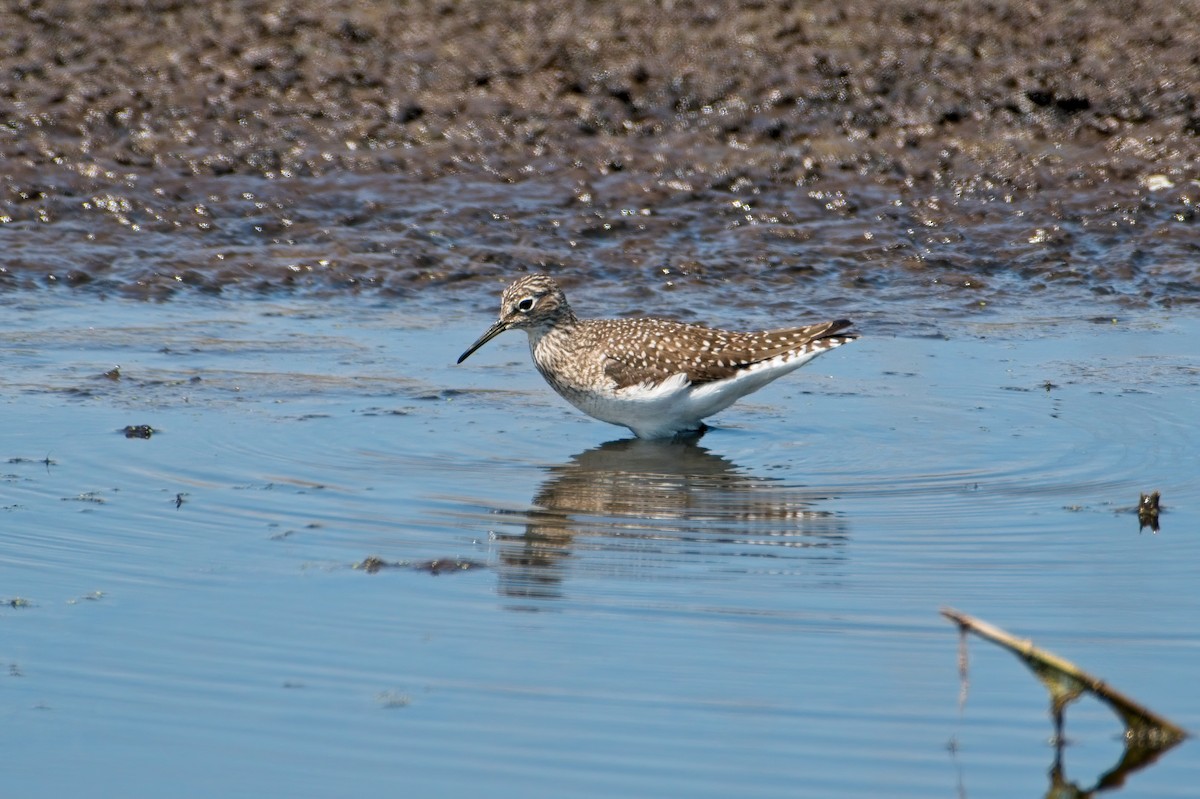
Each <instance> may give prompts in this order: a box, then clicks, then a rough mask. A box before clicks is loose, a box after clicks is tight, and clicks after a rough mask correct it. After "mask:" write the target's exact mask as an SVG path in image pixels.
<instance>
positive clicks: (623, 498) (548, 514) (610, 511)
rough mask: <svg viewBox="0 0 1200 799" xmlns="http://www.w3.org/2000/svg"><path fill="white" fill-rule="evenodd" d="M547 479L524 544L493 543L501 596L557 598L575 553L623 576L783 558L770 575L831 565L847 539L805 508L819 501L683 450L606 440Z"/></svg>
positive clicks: (831, 521)
mask: <svg viewBox="0 0 1200 799" xmlns="http://www.w3.org/2000/svg"><path fill="white" fill-rule="evenodd" d="M549 473H550V476H549V478H548V479H547V480H546V481H545V483H543V484H542V487H541V489H540V490H539V491H538V492H537V495H536V496H535V497H534V499H533V506H534V509H533V510H532V511H530V512H529V514H528V517H527V522H526V526H525V533H524V535H520V536H510V537H505V536H499V537H498V538H497V540H498V541H499V542H500V545H501V548H500V551H499V556H500V572H501V587H502V590H503V592H504V593H506V594H508V595H510V596H541V597H552V596H557V595H558V585H559V583H560V582H561V581H562V579H563V577H562V568H563V566H564V564H565V562H566V561H567V560H568V559H570V558H572V557H573V556H574V555H575V554H576V553H577V552H579V551H586V550H594V551H597V552H603V553H606V554H608V555H615V556H616V557H617V558H619V563H617V564H616V568H617V569H619V570H621V571H624V572H629V571H636V570H639V569H645V568H654V567H656V566H657V567H662V566H666V565H668V564H669V563H671V562H674V561H678V560H679V559H680V558H688V559H692V558H699V559H702V560H705V561H709V562H711V561H713V560H715V559H718V558H743V559H744V558H747V557H769V558H788V559H789V561H790V563H789V564H788V565H784V564H779V563H774V564H772V567H771V568H772V569H776V570H778V569H787V568H791V567H793V566H795V565H797V564H798V563H800V562H803V563H805V564H808V565H810V566H811V565H813V564H821V565H829V564H832V563H836V562H837V561H839V560H840V559H841V558H842V557H843V554H842V551H841V548H842V546H843V545H844V544H845V542H846V540H847V538H848V533H847V531H846V529H845V525H844V522H843V520H842V519H841V518H840V517H838V516H836V515H834V514H833V513H830V512H829V511H824V510H816V509H814V507H813V506H814V505H815V503H816V502H818V501H819V500H821V499H824V497H823V496H821V495H819V494H817V493H815V492H813V491H811V490H808V489H804V488H801V487H796V486H788V485H785V484H783V483H781V482H779V481H776V480H769V479H765V478H761V477H753V476H749V475H745V474H742V473H740V472H739V471H738V468H737V467H736V466H735V465H734V464H733V463H732V462H730V461H729V460H727V459H726V458H723V457H721V456H719V455H714V454H713V453H711V452H710V451H708V450H707V449H705V448H704V447H701V446H698V445H696V444H695V443H694V442H692V441H680V440H669V441H645V440H640V439H623V440H620V441H610V442H608V443H607V444H602V445H601V446H599V447H595V448H593V449H589V450H587V451H585V452H582V453H580V454H578V455H576V456H575V457H573V458H571V460H570V461H568V462H567V463H564V464H562V465H559V466H552V467H550V468H549ZM610 565H611V564H610ZM729 565H730V566H732V562H731V563H730V564H729ZM738 568H741V569H748V568H749V567H748V566H747V561H745V560H742V561H739V563H738Z"/></svg>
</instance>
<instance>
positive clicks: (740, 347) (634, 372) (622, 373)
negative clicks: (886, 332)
mask: <svg viewBox="0 0 1200 799" xmlns="http://www.w3.org/2000/svg"><path fill="white" fill-rule="evenodd" d="M645 321H648V322H649V321H653V323H654V324H653V326H651V327H648V328H646V330H645V332H646V335H644V336H642V337H639V340H638V341H637V346H636V347H634V348H630V349H626V350H625V351H620V352H613V351H610V352H609V353H608V355H609V357H608V359H607V361H606V365H605V369H604V371H605V374H606V375H608V377H610V378H611V379H612V380H613V381H615V382H616V384H617V388H625V387H627V386H632V385H638V384H642V383H646V382H651V383H658V382H661V381H663V380H666V379H667V378H669V377H673V376H675V375H677V374H680V373H683V374H685V375H687V377H688V380H689V381H690V382H691V383H693V384H700V383H710V382H713V381H716V380H724V379H726V378H729V377H733V376H734V375H736V374H738V372H741V371H742V370H744V369H746V368H748V367H750V366H753V365H754V364H756V363H761V362H763V361H768V360H771V359H772V358H776V357H778V356H780V355H785V354H787V353H789V352H809V351H811V350H812V349H827V348H830V347H835V346H838V345H839V344H844V343H846V342H847V341H851V340H853V339H855V338H857V336H856V335H854V334H843V335H838V333H839V331H842V330H845V329H846V328H847V327H849V326H850V324H851V323H850V321H849V320H847V319H836V320H834V321H832V322H821V323H819V324H815V325H807V326H805V327H796V328H787V329H780V330H766V331H762V332H756V333H741V332H734V331H729V330H717V329H714V328H708V327H704V326H702V325H686V324H681V323H678V322H665V321H663V320H645Z"/></svg>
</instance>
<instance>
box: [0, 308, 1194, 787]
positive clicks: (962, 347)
mask: <svg viewBox="0 0 1200 799" xmlns="http://www.w3.org/2000/svg"><path fill="white" fill-rule="evenodd" d="M710 311H711V314H710V318H714V319H715V318H719V309H710ZM445 315H446V314H445V313H444V312H442V313H439V309H438V308H435V307H430V308H428V309H420V308H418V309H415V310H414V308H413V307H412V305H411V304H410V305H407V306H406V307H405V308H403V313H402V312H401V309H400V308H398V307H394V306H391V305H389V304H388V303H386V302H383V301H379V300H375V299H371V300H367V299H360V300H353V299H347V300H338V301H335V302H328V301H324V302H321V301H316V300H306V299H303V298H289V299H276V300H262V301H248V300H244V299H243V300H240V301H225V300H220V299H212V300H204V301H199V302H192V301H189V302H173V303H169V304H165V305H152V304H139V303H132V302H124V301H114V300H110V301H100V300H98V299H95V298H87V297H83V296H79V295H59V294H55V293H53V292H42V293H38V294H24V295H11V296H9V297H7V298H5V299H4V300H3V307H2V308H0V357H2V358H3V363H4V364H5V367H4V372H3V374H2V375H0V410H2V412H3V414H4V425H3V430H4V435H3V439H2V444H0V529H2V530H3V538H2V540H3V548H2V549H0V600H3V601H4V602H5V603H7V604H5V605H3V606H0V719H2V722H3V723H2V724H0V751H2V752H3V753H4V757H3V763H2V764H0V774H2V775H3V785H4V786H5V789H4V791H3V793H4V795H6V796H14V797H18V796H66V795H74V794H85V793H87V794H92V795H118V794H120V795H124V796H130V797H140V796H146V797H150V796H163V795H171V796H179V797H191V796H195V797H202V796H203V797H208V796H214V795H221V796H232V797H237V796H247V797H250V796H254V797H258V796H264V795H289V796H297V797H307V796H311V797H324V796H345V795H349V794H377V793H378V794H381V793H389V794H394V793H400V794H402V795H405V796H455V795H472V794H474V795H489V796H514V797H516V796H522V797H524V796H530V795H547V796H556V797H601V796H604V797H608V796H614V795H623V796H683V795H687V796H714V797H715V796H721V797H726V796H739V797H746V796H798V795H799V796H813V797H827V796H843V797H846V796H864V797H866V796H872V797H875V796H880V795H888V796H911V797H927V796H932V795H947V796H950V795H954V796H957V795H969V796H971V797H973V798H975V799H978V797H989V796H996V797H1011V796H1041V795H1044V794H1045V793H1046V792H1047V790H1048V786H1049V778H1048V777H1047V773H1048V771H1049V769H1050V767H1051V765H1052V763H1053V760H1054V750H1053V748H1052V747H1051V746H1050V745H1049V743H1048V739H1049V737H1050V735H1051V734H1052V731H1053V730H1052V725H1051V723H1050V720H1049V718H1048V715H1047V695H1046V693H1045V691H1044V690H1043V689H1042V688H1041V687H1040V685H1039V684H1038V683H1037V682H1036V681H1035V680H1034V679H1033V678H1032V676H1031V675H1030V674H1029V673H1028V672H1027V671H1026V670H1025V668H1024V667H1023V666H1022V665H1021V664H1020V663H1019V662H1018V661H1017V660H1016V659H1015V658H1013V657H1012V656H1011V655H1009V654H1008V653H1006V652H1003V651H1001V650H999V649H997V648H996V647H994V646H992V645H990V644H987V643H986V642H983V641H981V640H973V641H971V642H970V650H969V651H970V656H971V667H970V683H969V688H968V692H967V699H966V703H965V705H960V691H961V689H962V686H961V684H960V680H959V675H958V664H957V653H958V634H957V631H956V630H955V628H954V627H953V626H952V625H950V624H949V623H947V622H946V621H945V620H944V619H942V618H941V617H940V616H939V614H938V610H939V608H941V607H943V606H952V607H955V608H958V609H959V610H962V611H964V612H967V613H971V614H973V615H976V616H979V617H981V618H983V619H986V620H988V621H990V622H992V623H994V624H997V625H1000V626H1002V627H1005V628H1006V629H1008V630H1010V631H1011V632H1013V633H1014V634H1017V635H1020V636H1024V637H1031V638H1033V639H1034V640H1035V642H1036V643H1037V644H1039V645H1040V646H1043V647H1045V648H1047V649H1050V650H1051V651H1054V652H1056V653H1058V654H1060V655H1062V656H1064V657H1067V658H1069V659H1072V660H1074V661H1075V662H1077V663H1078V664H1079V665H1080V666H1081V667H1083V668H1085V669H1088V670H1090V671H1092V672H1094V673H1096V674H1097V675H1099V676H1101V677H1103V678H1105V679H1106V680H1107V681H1108V682H1109V683H1110V684H1111V685H1113V686H1115V687H1117V688H1119V689H1120V690H1122V691H1124V692H1126V693H1128V694H1130V695H1132V696H1133V697H1134V698H1136V699H1137V700H1139V701H1141V702H1142V703H1143V704H1145V705H1147V706H1149V707H1150V708H1152V709H1154V710H1156V711H1157V712H1159V713H1161V714H1163V715H1165V716H1167V717H1168V718H1170V719H1172V720H1173V721H1175V722H1176V723H1178V724H1181V725H1182V726H1184V727H1185V728H1189V729H1190V730H1192V731H1196V730H1200V694H1198V693H1197V692H1195V691H1194V690H1193V689H1192V684H1193V682H1194V678H1195V674H1196V672H1197V668H1198V667H1200V626H1198V623H1197V619H1200V588H1198V586H1200V581H1198V580H1197V579H1196V569H1197V564H1198V563H1200V538H1198V537H1197V536H1196V535H1195V531H1196V530H1197V529H1198V528H1200V524H1198V522H1200V511H1198V510H1197V508H1200V479H1198V477H1200V474H1198V472H1197V461H1196V459H1195V457H1194V453H1195V451H1196V450H1197V446H1198V445H1200V436H1198V435H1197V426H1196V420H1197V419H1200V400H1198V399H1197V397H1200V392H1197V390H1196V389H1197V384H1198V383H1200V357H1198V356H1197V355H1196V354H1195V348H1194V345H1193V342H1194V341H1195V340H1196V336H1197V335H1198V334H1200V322H1198V321H1197V320H1196V319H1195V318H1190V317H1188V316H1183V315H1181V316H1177V317H1175V316H1164V315H1162V314H1161V313H1160V314H1158V315H1157V316H1156V317H1155V318H1149V317H1148V316H1147V317H1145V318H1132V319H1125V320H1122V321H1120V322H1118V323H1115V324H1093V323H1087V322H1079V321H1071V320H1066V319H1054V318H1048V319H1036V320H1034V319H1028V318H1022V319H1013V320H1009V321H1008V323H1005V320H1003V319H1000V320H996V319H991V320H990V321H988V322H987V323H986V324H985V323H984V322H982V321H977V322H972V321H970V320H960V321H958V322H956V323H954V324H952V325H948V326H947V327H946V328H945V329H944V331H943V332H944V333H945V335H944V336H943V337H938V338H930V337H916V336H911V335H904V334H903V332H902V331H901V333H900V334H899V335H893V334H892V333H890V332H889V333H887V334H877V335H872V328H871V326H870V322H869V320H868V322H867V324H865V325H864V333H865V334H866V335H865V336H864V338H863V339H861V340H860V341H858V342H855V343H854V344H853V345H851V346H848V347H844V348H841V349H840V350H838V351H837V352H835V353H830V354H829V355H828V356H827V357H823V358H821V359H820V360H818V361H816V362H814V363H813V364H812V365H810V366H809V367H806V368H805V369H804V370H803V371H801V372H799V373H797V374H795V375H792V376H790V377H789V378H786V379H785V380H783V381H781V382H779V383H777V384H774V385H772V386H771V387H769V388H768V389H766V390H764V391H762V392H761V393H759V394H756V395H754V396H753V397H751V398H748V399H747V400H745V401H743V402H742V403H739V404H738V405H735V406H734V407H733V408H731V409H730V410H728V411H726V412H725V413H723V414H722V415H720V416H718V417H717V418H716V419H715V420H714V421H715V423H716V429H714V430H713V431H711V432H710V433H709V434H708V435H707V436H705V437H704V438H703V439H702V440H701V441H700V443H699V446H697V447H684V446H682V445H671V444H654V443H647V442H620V441H616V440H617V439H621V438H622V437H623V436H625V435H626V434H625V433H624V431H623V430H622V429H620V428H616V427H610V426H608V425H604V424H602V423H599V422H595V421H593V420H590V419H587V418H585V417H582V416H580V415H579V414H578V413H577V412H575V411H574V410H573V409H571V408H570V407H568V406H567V405H566V404H565V403H563V402H562V401H561V400H559V399H558V398H557V397H556V396H555V395H553V393H552V392H550V390H549V389H548V388H546V387H545V385H544V384H543V383H542V382H541V379H540V378H539V377H538V375H537V374H536V373H535V372H534V370H533V369H532V367H531V366H530V365H529V363H528V354H527V352H526V348H525V344H524V341H523V339H522V337H521V336H520V335H519V334H508V335H506V336H504V337H502V338H500V339H498V340H496V341H495V342H492V343H491V344H489V345H488V347H487V348H486V349H484V350H482V351H481V352H480V353H477V354H476V356H474V357H473V358H472V360H471V361H469V362H467V364H465V365H463V366H459V367H455V366H453V365H452V364H453V361H454V359H455V358H456V357H457V355H458V354H459V353H460V352H461V351H462V350H463V348H464V347H465V346H466V345H467V344H469V343H470V342H471V341H473V340H474V339H475V337H476V336H477V335H478V333H479V332H481V331H482V329H483V328H484V327H486V325H487V324H488V322H489V321H490V319H488V318H487V317H480V316H479V315H478V314H477V313H474V312H472V311H471V310H470V309H467V308H463V309H454V310H453V311H452V312H450V314H449V318H443V317H444V316H445ZM117 365H119V366H120V379H117V380H114V379H110V378H106V377H104V373H105V372H108V371H109V370H111V369H112V368H113V367H114V366H117ZM1047 383H1049V384H1050V385H1049V387H1047V385H1046V384H1047ZM137 424H149V425H151V426H152V427H153V428H154V429H155V430H156V431H157V432H156V433H155V434H154V435H153V436H152V437H151V438H150V439H148V440H140V439H127V438H125V437H124V435H122V433H121V432H120V431H121V430H122V429H123V428H124V427H125V426H126V425H137ZM613 442H615V443H613ZM1152 489H1154V490H1159V491H1161V492H1162V496H1163V500H1162V501H1163V506H1164V513H1163V515H1162V529H1161V531H1160V532H1158V533H1157V534H1155V533H1152V532H1150V531H1149V530H1143V531H1139V529H1138V521H1137V517H1136V514H1135V513H1134V512H1133V506H1134V505H1135V504H1136V502H1137V499H1138V495H1139V492H1141V491H1149V490H1152ZM368 556H375V557H378V558H380V559H382V560H383V561H386V562H388V563H391V564H395V565H394V567H393V568H385V569H382V570H380V571H379V572H377V573H367V572H366V571H365V570H363V569H356V568H354V566H355V564H358V563H361V561H363V560H364V559H365V558H367V557H368ZM434 559H462V560H466V561H470V562H473V563H478V564H480V565H481V568H475V569H469V570H461V571H451V573H445V572H443V573H440V574H437V575H433V574H431V573H429V571H427V570H422V569H421V568H420V566H421V565H422V564H423V563H425V562H427V561H431V560H434ZM15 600H22V601H21V602H17V601H15ZM26 602H27V603H28V605H27V606H26V605H25V603H26ZM14 605H16V606H14ZM1066 732H1067V736H1068V738H1069V740H1070V742H1071V743H1070V745H1069V746H1067V747H1066V749H1065V751H1064V768H1065V773H1066V777H1067V779H1068V780H1072V781H1075V782H1076V783H1077V784H1078V785H1079V787H1080V788H1087V787H1090V786H1091V785H1092V784H1093V783H1094V782H1095V780H1096V779H1097V778H1098V777H1099V775H1100V774H1102V773H1103V772H1104V771H1106V770H1107V769H1108V768H1110V767H1112V766H1113V765H1115V763H1116V761H1117V760H1118V759H1119V757H1120V753H1121V742H1120V740H1119V735H1120V733H1121V726H1120V724H1119V722H1118V721H1117V719H1116V718H1115V717H1114V716H1113V715H1112V714H1111V713H1110V712H1109V711H1108V710H1107V709H1106V708H1104V707H1102V706H1100V705H1098V704H1097V703H1095V702H1094V701H1091V700H1082V701H1081V702H1079V703H1078V704H1076V705H1075V706H1072V708H1071V709H1069V710H1068V712H1067V728H1066ZM1194 749H1195V744H1194V742H1185V743H1184V744H1183V745H1182V746H1181V747H1180V748H1178V749H1176V750H1174V751H1171V752H1168V753H1167V754H1166V755H1165V756H1163V758H1162V759H1161V760H1160V761H1159V762H1158V763H1156V764H1154V765H1152V766H1150V767H1148V768H1146V769H1144V770H1142V771H1140V772H1138V773H1136V774H1133V775H1132V776H1130V777H1129V780H1128V783H1127V785H1126V787H1125V788H1124V790H1123V794H1122V795H1125V796H1146V797H1170V796H1179V797H1183V796H1194V795H1195V786H1196V785H1197V784H1200V758H1197V757H1196V756H1195V751H1194ZM952 750H953V751H952Z"/></svg>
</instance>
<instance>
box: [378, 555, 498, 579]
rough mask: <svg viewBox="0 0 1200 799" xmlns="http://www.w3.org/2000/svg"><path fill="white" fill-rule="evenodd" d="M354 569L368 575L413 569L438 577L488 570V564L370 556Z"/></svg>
mask: <svg viewBox="0 0 1200 799" xmlns="http://www.w3.org/2000/svg"><path fill="white" fill-rule="evenodd" d="M354 568H356V569H361V570H363V571H365V572H366V573H367V574H375V573H376V572H378V571H380V570H381V569H411V570H413V571H420V572H428V573H429V574H434V575H437V574H449V573H453V572H465V571H474V570H475V569H484V568H487V564H486V563H481V562H480V561H477V560H467V559H465V558H438V559H436V560H423V561H420V562H418V563H414V562H412V561H410V560H398V561H387V560H384V559H383V558H380V557H376V556H375V555H370V556H368V557H367V558H365V559H364V560H363V561H362V562H361V563H355V564H354Z"/></svg>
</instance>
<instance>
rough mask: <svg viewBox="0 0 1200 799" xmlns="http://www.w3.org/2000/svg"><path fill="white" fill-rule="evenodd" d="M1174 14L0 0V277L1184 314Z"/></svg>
mask: <svg viewBox="0 0 1200 799" xmlns="http://www.w3.org/2000/svg"><path fill="white" fill-rule="evenodd" d="M1197 10H1198V9H1197V8H1196V7H1195V6H1194V5H1193V4H1185V5H1179V6H1170V5H1168V4H1162V3H1151V2H1143V3H1137V2H1134V3H1115V2H1113V3H1107V2H1106V3H1068V4H1061V3H1048V2H1040V3H1039V2H995V3H984V4H977V3H947V4H932V3H920V2H899V3H896V2H884V1H883V0H878V1H877V2H853V3H850V4H847V5H844V6H841V7H839V8H836V9H835V8H827V7H825V6H816V5H813V6H810V5H806V4H797V3H790V2H765V1H764V2H743V3H739V4H728V5H727V4H709V3H661V4H654V5H649V4H646V5H641V4H639V5H633V4H622V3H612V2H600V3H582V2H579V3H525V4H474V3H439V4H392V3H382V2H378V3H355V4H333V5H330V4H324V3H317V2H311V1H310V2H292V3H265V2H215V3H209V4H204V5H203V6H196V5H194V4H187V3H180V2H171V1H170V0H164V1H163V2H141V3H139V2H98V3H97V2H82V0H74V1H70V0H68V1H64V2H20V3H16V4H13V5H11V6H8V7H7V8H6V9H5V10H3V11H0V31H3V33H0V40H2V41H3V42H4V47H3V48H0V52H2V53H3V55H0V116H2V118H0V156H2V158H3V163H4V165H5V169H4V175H3V181H2V183H0V222H2V224H0V242H2V243H3V248H4V251H5V255H4V258H3V261H2V262H0V268H2V270H3V271H0V287H7V288H29V287H36V286H44V285H48V284H49V285H53V284H57V285H62V284H67V285H73V286H82V287H88V288H89V289H90V290H95V291H99V292H101V293H106V292H116V293H120V294H124V295H131V296H140V297H147V298H162V297H169V296H173V295H175V294H177V293H178V292H180V291H181V290H182V291H185V292H186V291H192V290H200V291H207V292H224V291H229V290H231V289H240V290H251V291H268V292H269V291H275V290H295V289H297V288H299V289H303V290H315V291H337V292H341V291H356V290H362V289H364V288H366V289H367V290H382V291H385V292H391V293H395V294H399V295H403V296H411V295H413V294H415V293H418V292H426V291H430V290H438V289H439V288H440V287H447V286H449V287H455V288H456V287H458V286H460V285H464V284H465V285H467V286H470V285H473V284H477V283H480V282H486V283H487V284H488V285H487V287H486V288H487V291H490V290H491V288H492V284H493V283H495V282H496V281H497V280H501V279H504V278H505V277H506V276H509V275H511V274H513V273H514V272H519V271H522V270H525V269H549V270H551V271H556V272H558V271H561V272H565V273H567V274H568V275H575V276H579V275H587V277H588V279H589V281H599V282H600V283H602V284H603V283H606V282H607V283H614V284H615V283H618V282H622V281H628V280H630V279H631V278H637V279H639V280H640V282H641V283H642V284H643V285H644V286H645V287H646V288H645V291H646V292H650V293H652V294H662V293H664V292H666V291H667V290H669V289H674V288H678V287H680V286H687V285H698V284H704V283H707V284H711V283H712V282H714V281H724V282H733V283H738V284H742V285H744V286H745V287H746V288H747V289H748V290H750V291H751V292H753V291H759V292H772V291H776V290H778V288H779V287H780V286H785V285H786V286H792V285H799V286H801V287H802V288H803V290H804V291H805V292H808V293H809V294H810V295H811V296H812V297H813V298H814V299H813V303H814V304H818V305H824V304H826V303H829V304H834V303H839V302H845V301H846V300H847V299H849V298H854V299H855V301H856V302H864V301H865V302H866V303H867V304H868V305H869V304H870V303H871V302H876V301H879V302H882V301H895V300H905V299H909V300H917V299H919V298H921V296H922V294H928V293H929V292H931V291H932V292H933V293H934V294H935V296H936V297H937V300H936V302H935V305H938V307H944V308H945V309H947V310H950V311H953V310H955V309H957V310H960V311H965V309H969V308H972V307H976V308H977V307H981V304H982V305H986V304H988V303H997V302H1004V301H1005V300H1006V299H1007V298H1009V296H1010V295H1013V294H1021V295H1024V296H1033V295H1037V294H1038V293H1048V295H1054V296H1058V295H1060V294H1062V295H1063V296H1070V297H1073V298H1075V299H1078V300H1080V301H1085V300H1094V301H1096V302H1098V303H1100V304H1104V305H1107V304H1110V302H1111V303H1112V304H1114V305H1115V306H1116V307H1131V306H1132V307H1170V306H1174V305H1178V304H1180V303H1184V304H1190V303H1194V302H1196V301H1197V300H1200V267H1198V266H1197V265H1196V264H1197V262H1198V261H1200V259H1197V258H1196V256H1197V254H1198V250H1200V247H1198V245H1197V243H1196V242H1197V241H1198V236H1197V220H1196V210H1195V205H1196V203H1197V202H1200V185H1198V184H1197V182H1196V181H1197V179H1198V178H1200V166H1198V165H1200V88H1198V87H1200V61H1198V59H1197V56H1196V53H1197V52H1200V29H1197V27H1196V26H1195V24H1194V23H1193V20H1194V18H1195V13H1196V12H1197ZM481 288H482V287H481ZM456 290H457V288H456ZM476 293H477V292H475V291H474V290H472V292H471V295H472V296H475V294H476ZM478 294H479V296H482V292H478ZM634 296H636V294H634ZM643 296H645V294H643Z"/></svg>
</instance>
